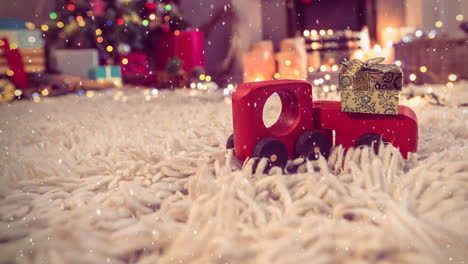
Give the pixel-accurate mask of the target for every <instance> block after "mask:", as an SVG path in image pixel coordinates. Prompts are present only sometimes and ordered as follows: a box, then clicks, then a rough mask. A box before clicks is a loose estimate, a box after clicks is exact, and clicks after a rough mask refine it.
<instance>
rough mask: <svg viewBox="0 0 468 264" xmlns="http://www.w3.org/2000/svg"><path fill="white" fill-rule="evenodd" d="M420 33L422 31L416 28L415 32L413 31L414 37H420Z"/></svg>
mask: <svg viewBox="0 0 468 264" xmlns="http://www.w3.org/2000/svg"><path fill="white" fill-rule="evenodd" d="M422 34H423V32H422V31H421V30H420V29H418V30H416V32H414V35H415V36H416V37H418V38H419V37H421V36H422Z"/></svg>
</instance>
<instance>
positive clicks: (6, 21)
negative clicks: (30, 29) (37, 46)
mask: <svg viewBox="0 0 468 264" xmlns="http://www.w3.org/2000/svg"><path fill="white" fill-rule="evenodd" d="M2 29H9V30H21V29H26V20H24V19H18V18H7V17H0V30H2Z"/></svg>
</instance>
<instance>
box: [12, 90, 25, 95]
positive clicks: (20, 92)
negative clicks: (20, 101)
mask: <svg viewBox="0 0 468 264" xmlns="http://www.w3.org/2000/svg"><path fill="white" fill-rule="evenodd" d="M13 94H14V95H15V96H21V95H22V94H23V92H22V91H21V90H18V89H16V90H15V91H14V92H13Z"/></svg>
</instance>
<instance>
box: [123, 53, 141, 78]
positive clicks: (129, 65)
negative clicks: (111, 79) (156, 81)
mask: <svg viewBox="0 0 468 264" xmlns="http://www.w3.org/2000/svg"><path fill="white" fill-rule="evenodd" d="M119 62H120V69H121V70H122V75H126V74H147V73H148V62H147V57H146V53H143V52H132V53H129V54H127V55H125V56H120V57H119Z"/></svg>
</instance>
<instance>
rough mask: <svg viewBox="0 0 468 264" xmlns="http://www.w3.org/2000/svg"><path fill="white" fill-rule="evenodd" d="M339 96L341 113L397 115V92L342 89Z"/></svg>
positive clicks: (398, 98) (398, 97)
mask: <svg viewBox="0 0 468 264" xmlns="http://www.w3.org/2000/svg"><path fill="white" fill-rule="evenodd" d="M340 94H341V111H342V112H349V113H369V114H386V115H397V114H398V103H399V100H400V95H399V91H396V90H351V89H344V90H341V91H340Z"/></svg>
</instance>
